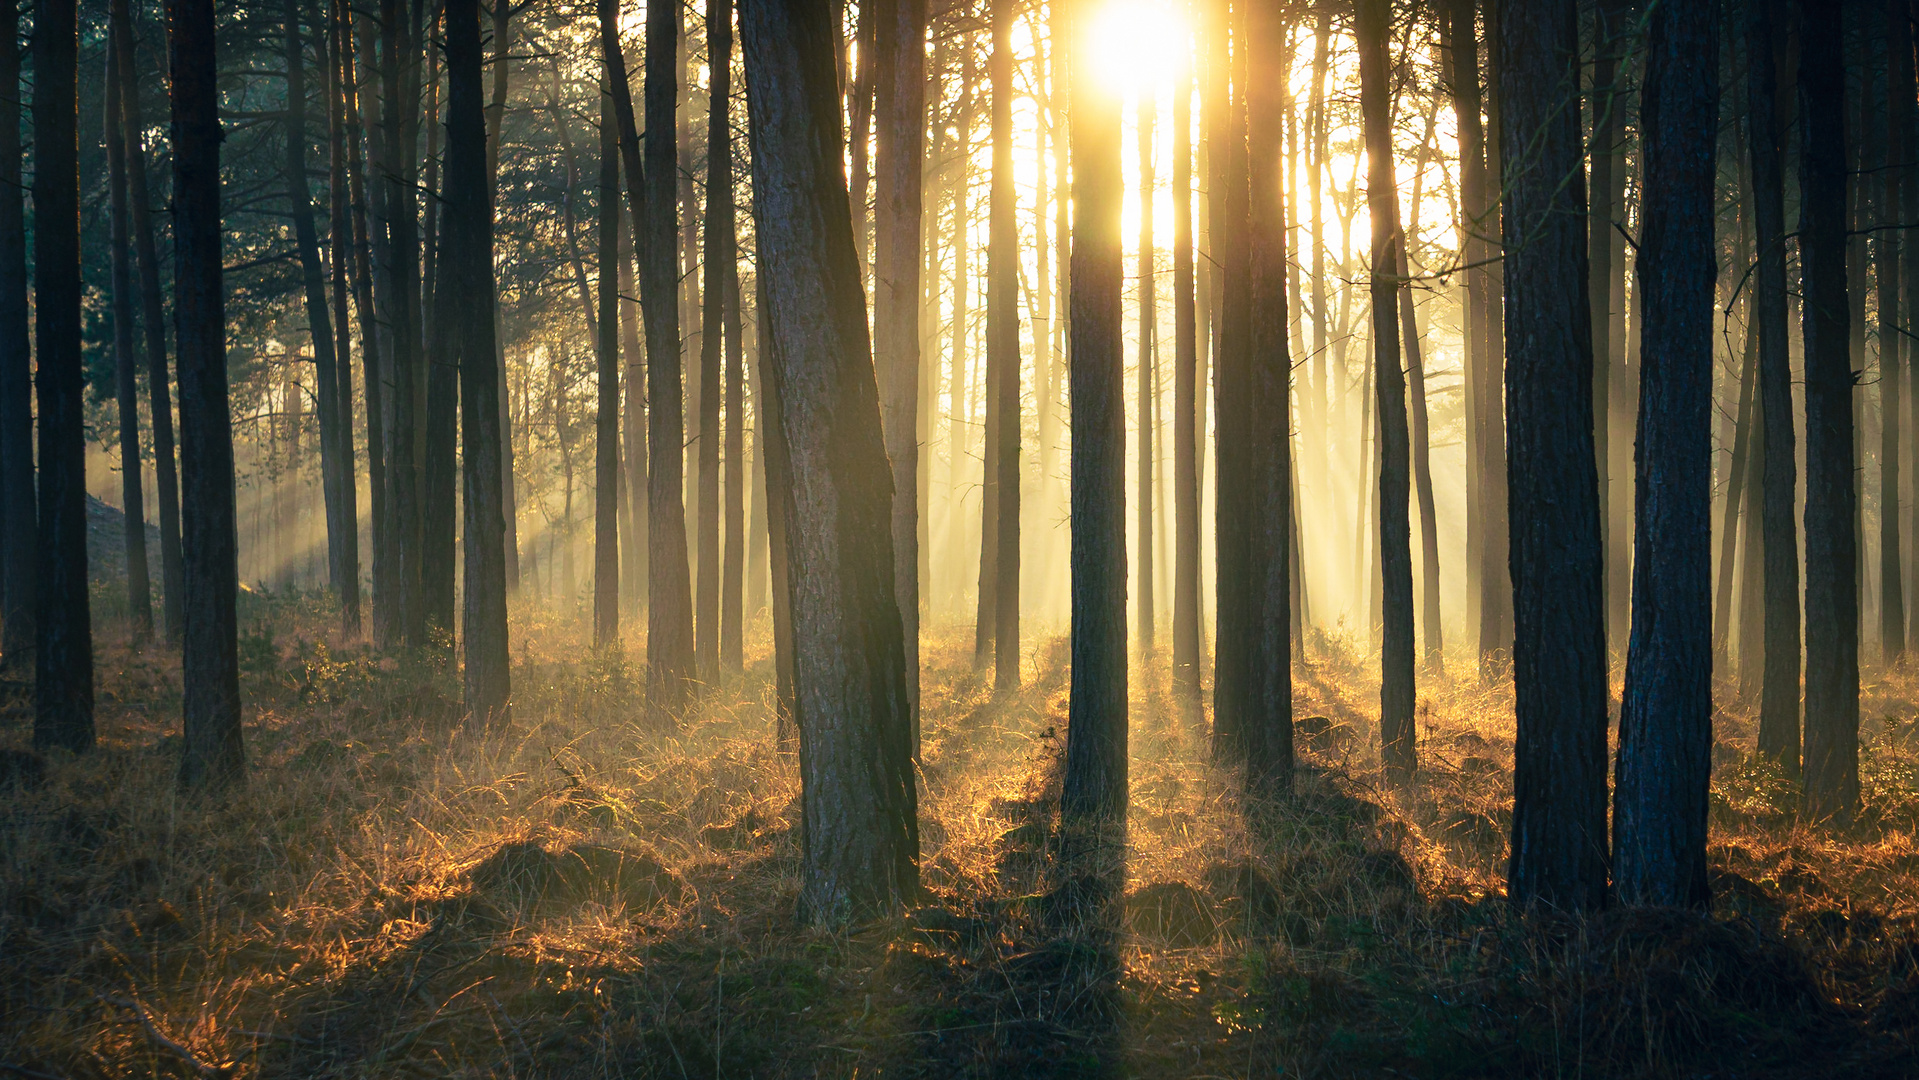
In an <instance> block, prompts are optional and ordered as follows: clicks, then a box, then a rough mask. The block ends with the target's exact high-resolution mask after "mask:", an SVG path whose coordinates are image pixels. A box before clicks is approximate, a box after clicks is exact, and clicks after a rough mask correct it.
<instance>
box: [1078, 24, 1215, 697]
mask: <svg viewBox="0 0 1919 1080" xmlns="http://www.w3.org/2000/svg"><path fill="white" fill-rule="evenodd" d="M1191 51H1192V50H1191V48H1190V47H1186V48H1181V49H1180V55H1181V57H1182V60H1181V62H1180V63H1179V65H1178V71H1179V74H1178V75H1177V76H1176V77H1175V78H1174V81H1173V690H1174V694H1175V696H1176V697H1178V698H1179V700H1180V701H1181V702H1182V703H1183V704H1184V706H1185V707H1187V708H1189V709H1190V708H1192V707H1194V706H1197V705H1198V704H1199V700H1200V690H1199V666H1200V653H1201V651H1202V648H1203V646H1202V643H1201V639H1200V630H1199V625H1200V619H1199V593H1200V572H1199V560H1200V530H1199V426H1200V424H1199V421H1200V416H1199V334H1198V329H1199V326H1198V310H1197V308H1196V306H1195V301H1194V295H1193V284H1194V283H1193V131H1192V124H1193V121H1192V107H1193V105H1192V71H1191V68H1190V67H1189V66H1188V64H1187V62H1186V61H1185V59H1184V58H1185V57H1187V56H1189V55H1190V53H1191ZM1064 194H1065V193H1064V192H1061V195H1062V197H1063V196H1064Z"/></svg>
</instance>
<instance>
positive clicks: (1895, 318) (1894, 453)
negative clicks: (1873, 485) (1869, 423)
mask: <svg viewBox="0 0 1919 1080" xmlns="http://www.w3.org/2000/svg"><path fill="white" fill-rule="evenodd" d="M1910 6H1911V5H1910V4H1905V3H1900V2H1899V0H1888V2H1887V4H1886V48H1887V60H1888V64H1887V68H1886V160H1887V161H1889V162H1892V163H1894V164H1893V165H1892V167H1890V168H1888V169H1887V170H1886V171H1885V172H1884V173H1883V174H1882V175H1881V177H1880V185H1881V186H1880V191H1881V192H1882V193H1883V197H1882V199H1881V201H1880V210H1879V219H1880V221H1881V223H1883V224H1901V223H1904V222H1906V221H1908V220H1910V219H1909V218H1907V217H1905V216H1904V211H1905V206H1906V200H1907V185H1908V184H1909V183H1910V180H1909V179H1908V175H1909V174H1908V169H1909V168H1910V162H1911V159H1910V158H1908V157H1907V156H1906V155H1908V154H1910V153H1911V152H1912V151H1911V149H1910V140H1909V139H1908V135H1909V134H1910V132H1911V127H1912V113H1913V90H1914V87H1913V76H1912V70H1913V61H1912V26H1911V17H1910V14H1909V10H1908V9H1909V8H1910ZM1873 239H1874V241H1875V243H1876V244H1877V246H1878V253H1879V259H1878V264H1879V269H1878V276H1879V422H1880V429H1879V645H1880V659H1881V662H1882V663H1884V664H1886V665H1887V666H1891V665H1893V664H1895V663H1897V662H1898V661H1899V659H1900V658H1901V657H1903V656H1904V655H1905V652H1906V603H1905V599H1906V597H1905V575H1904V573H1903V570H1904V563H1905V558H1904V553H1903V551H1902V541H1903V537H1902V536H1901V534H1900V530H1899V524H1900V523H1899V516H1900V512H1901V507H1900V497H1899V491H1900V487H1899V485H1900V477H1899V455H1900V415H1901V414H1902V413H1903V412H1905V408H1906V403H1905V400H1904V398H1905V395H1904V394H1903V393H1901V391H1902V389H1903V381H1904V380H1905V379H1906V377H1907V375H1906V371H1905V365H1906V363H1907V357H1908V356H1909V355H1910V353H1911V350H1910V348H1909V347H1908V346H1907V344H1906V339H1905V337H1904V335H1903V334H1902V333H1901V328H1902V327H1903V326H1904V324H1902V323H1901V322H1900V321H1899V320H1900V315H1901V311H1902V309H1901V307H1900V288H1901V285H1902V282H1901V281H1900V280H1899V269H1900V267H1899V259H1900V246H1901V245H1902V244H1907V243H1908V241H1907V240H1906V239H1905V237H1904V233H1903V232H1902V231H1897V230H1892V229H1885V230H1882V231H1880V232H1879V233H1877V234H1876V235H1875V236H1874V238H1873ZM1861 284H1863V283H1861ZM1904 314H1905V317H1906V318H1907V319H1910V318H1911V317H1912V311H1911V309H1910V308H1907V309H1904Z"/></svg>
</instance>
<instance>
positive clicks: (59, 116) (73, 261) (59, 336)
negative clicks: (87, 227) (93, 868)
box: [33, 0, 93, 751]
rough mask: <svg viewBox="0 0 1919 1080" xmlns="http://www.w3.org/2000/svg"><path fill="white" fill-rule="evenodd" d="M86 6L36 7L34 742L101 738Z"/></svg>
mask: <svg viewBox="0 0 1919 1080" xmlns="http://www.w3.org/2000/svg"><path fill="white" fill-rule="evenodd" d="M78 54H79V23H78V17H77V15H76V11H75V5H74V4H73V3H72V2H71V0H68V2H64V3H63V2H60V0H53V2H49V3H44V4H41V5H39V6H38V7H37V8H36V10H35V15H34V28H33V75H34V82H33V91H34V92H33V146H34V168H33V219H34V223H35V225H34V230H33V296H34V353H35V354H36V356H37V357H38V358H39V371H38V373H37V376H36V379H35V382H36V388H37V389H38V391H39V404H40V414H39V424H40V426H39V433H40V474H39V480H40V506H39V510H40V537H39V545H38V546H39V564H38V569H37V573H38V575H39V582H38V586H39V619H38V624H39V625H38V630H39V640H38V645H37V649H36V652H35V656H34V660H35V665H34V673H35V677H34V696H33V702H34V717H33V744H34V746H36V747H40V748H43V749H45V748H49V747H59V748H61V749H66V750H73V751H82V750H88V749H91V748H92V746H93V616H92V608H91V606H90V603H89V600H88V596H87V456H86V416H85V413H84V411H83V405H82V402H81V392H82V389H83V388H84V386H85V383H86V372H85V369H84V366H83V361H82V359H81V355H80V164H79V129H78V126H77V114H76V109H77V100H78V86H79V68H78V64H79V55H78Z"/></svg>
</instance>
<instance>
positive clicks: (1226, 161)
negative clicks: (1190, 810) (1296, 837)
mask: <svg viewBox="0 0 1919 1080" xmlns="http://www.w3.org/2000/svg"><path fill="white" fill-rule="evenodd" d="M1237 14H1238V13H1233V14H1232V15H1229V14H1228V13H1227V12H1226V11H1224V10H1221V11H1219V12H1217V13H1216V14H1215V15H1214V25H1213V27H1212V30H1213V35H1214V42H1215V43H1214V46H1213V56H1214V58H1215V62H1216V63H1217V64H1218V65H1219V66H1220V68H1221V69H1222V70H1221V73H1220V75H1221V78H1222V79H1224V78H1225V76H1226V70H1225V69H1227V68H1228V67H1229V66H1230V70H1231V78H1230V80H1229V81H1230V85H1231V86H1232V87H1233V88H1234V89H1233V90H1232V91H1231V93H1230V95H1229V94H1228V92H1227V91H1226V90H1225V89H1224V88H1222V89H1221V91H1220V93H1219V95H1218V97H1219V104H1220V107H1219V108H1218V109H1216V110H1211V111H1214V112H1217V113H1218V114H1219V115H1218V122H1217V123H1215V122H1212V121H1208V123H1207V128H1208V136H1207V137H1208V139H1209V140H1210V141H1211V143H1212V152H1213V153H1214V154H1215V155H1217V157H1216V158H1215V161H1217V162H1218V165H1219V176H1218V178H1217V179H1216V181H1215V184H1216V186H1217V189H1218V190H1219V191H1220V198H1219V204H1218V207H1217V209H1216V212H1215V213H1214V215H1213V219H1212V229H1213V237H1214V240H1215V243H1214V259H1215V262H1216V263H1217V266H1218V278H1217V280H1218V281H1219V283H1220V306H1219V339H1218V340H1219V344H1218V354H1217V355H1218V359H1217V363H1216V366H1215V368H1214V372H1213V378H1214V380H1215V386H1214V393H1213V409H1214V418H1213V440H1214V443H1213V445H1214V453H1215V457H1216V460H1217V462H1218V467H1217V471H1216V472H1215V474H1214V481H1213V483H1214V498H1213V513H1214V525H1213V531H1214V535H1215V551H1216V554H1215V566H1216V568H1217V570H1216V573H1217V578H1216V583H1215V586H1214V587H1215V589H1216V593H1217V596H1216V599H1217V606H1216V614H1215V616H1214V617H1215V619H1216V620H1217V624H1218V629H1217V631H1216V632H1215V633H1214V635H1213V640H1214V661H1213V663H1214V674H1213V753H1214V754H1215V755H1218V756H1220V757H1222V758H1226V759H1232V758H1236V757H1238V756H1239V755H1240V754H1241V753H1242V752H1243V751H1244V749H1245V746H1244V742H1243V739H1244V732H1245V717H1246V711H1247V705H1246V700H1245V696H1246V692H1247V682H1248V668H1247V665H1248V664H1249V663H1250V660H1249V657H1248V646H1249V644H1250V638H1251V634H1252V625H1253V624H1252V622H1251V620H1252V618H1253V617H1254V616H1255V615H1256V614H1257V612H1256V610H1255V609H1254V608H1253V607H1252V604H1251V597H1250V595H1249V594H1250V592H1251V590H1252V581H1251V580H1250V578H1249V576H1248V571H1247V568H1246V560H1247V551H1248V547H1249V545H1250V544H1251V540H1250V539H1249V538H1248V535H1247V533H1248V529H1249V528H1250V526H1249V524H1248V520H1247V509H1248V507H1249V505H1250V502H1249V492H1250V490H1251V489H1250V486H1249V485H1250V478H1249V476H1248V473H1247V469H1248V463H1247V454H1248V452H1249V450H1250V448H1251V424H1252V417H1251V413H1250V412H1249V410H1250V409H1251V407H1252V406H1251V387H1250V381H1251V374H1250V364H1251V361H1250V358H1249V354H1248V347H1249V346H1248V334H1249V333H1250V332H1251V331H1250V330H1249V328H1248V325H1249V320H1250V319H1251V313H1250V308H1249V305H1250V303H1251V301H1250V299H1249V295H1248V288H1249V285H1248V281H1249V270H1248V265H1249V259H1250V257H1251V255H1250V252H1249V250H1248V246H1247V241H1248V237H1247V235H1246V234H1247V229H1246V225H1247V218H1248V200H1249V199H1250V198H1251V195H1250V189H1249V187H1248V184H1249V180H1248V179H1247V157H1246V154H1247V150H1246V95H1245V89H1244V88H1245V87H1246V85H1247V81H1246V70H1245V63H1246V60H1245V50H1244V49H1240V50H1237V51H1234V50H1230V49H1229V48H1228V35H1229V33H1231V32H1232V31H1233V30H1236V29H1238V30H1240V32H1241V33H1243V29H1241V27H1242V26H1243V23H1240V22H1239V20H1238V19H1237V18H1236V15H1237ZM1229 58H1230V59H1229Z"/></svg>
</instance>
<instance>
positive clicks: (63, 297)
mask: <svg viewBox="0 0 1919 1080" xmlns="http://www.w3.org/2000/svg"><path fill="white" fill-rule="evenodd" d="M78 65H79V21H78V15H77V13H76V9H75V5H74V3H72V0H66V2H60V0H53V2H50V3H45V4H41V5H40V6H39V7H38V8H37V9H36V15H35V19H34V30H33V72H34V93H33V145H34V169H33V218H34V222H35V227H34V230H33V297H34V323H33V326H34V353H35V356H36V358H37V359H38V361H39V370H38V372H37V373H36V379H35V383H36V388H37V389H38V391H39V404H40V414H39V432H40V474H39V480H40V492H39V511H40V536H39V545H38V546H39V563H38V568H37V573H38V575H39V582H38V585H39V590H38V591H39V597H38V599H39V618H38V631H39V639H38V642H37V646H36V652H35V654H34V661H35V662H34V694H33V704H34V714H33V744H34V746H36V747H40V748H47V747H60V748H62V749H67V750H73V751H82V750H88V749H91V748H92V746H93V616H92V608H91V606H90V602H89V599H88V596H87V451H86V415H85V413H84V411H83V409H84V407H83V404H82V401H81V395H82V390H83V388H84V387H85V384H86V371H85V367H84V361H83V360H82V358H81V355H80V288H81V287H80V161H79V130H78V127H77V121H76V115H75V113H76V109H77V99H78V95H79V89H78V87H79V69H78ZM189 674H191V673H190V672H189Z"/></svg>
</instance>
